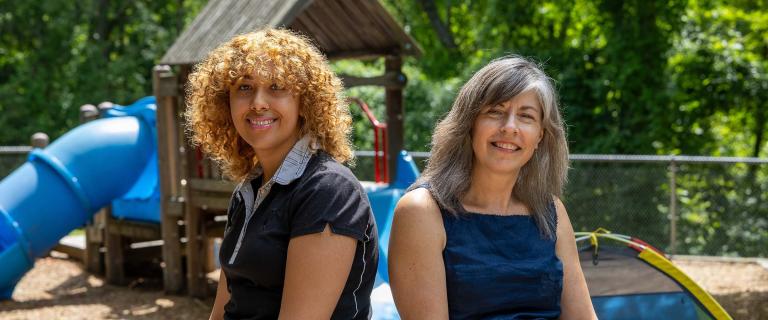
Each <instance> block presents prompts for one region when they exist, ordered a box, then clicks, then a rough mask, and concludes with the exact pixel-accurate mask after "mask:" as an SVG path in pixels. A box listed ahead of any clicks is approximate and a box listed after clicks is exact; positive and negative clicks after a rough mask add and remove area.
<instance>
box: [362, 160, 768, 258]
mask: <svg viewBox="0 0 768 320" xmlns="http://www.w3.org/2000/svg"><path fill="white" fill-rule="evenodd" d="M357 155H358V157H357V161H356V165H355V167H354V168H353V171H354V172H355V174H356V175H357V176H358V177H359V178H360V179H361V180H373V158H372V156H373V152H370V151H368V152H366V151H361V152H358V153H357ZM411 155H412V156H413V157H414V160H415V161H416V164H417V166H418V167H419V169H421V170H423V169H424V165H425V163H426V159H427V158H428V157H429V154H428V153H426V152H415V153H411ZM568 179H569V181H568V185H567V186H566V190H565V194H564V195H563V199H562V200H563V202H564V203H565V205H566V208H567V209H568V214H569V216H570V219H571V222H572V224H573V228H574V230H576V231H593V230H595V229H597V228H600V227H602V228H605V229H607V230H610V231H611V232H614V233H621V234H626V235H630V236H633V237H636V238H639V239H641V240H643V241H646V242H648V243H650V244H652V245H653V246H655V247H657V248H659V249H661V250H663V251H664V252H667V253H670V254H691V255H713V256H742V257H766V256H768V246H767V245H768V159H759V158H725V157H722V158H716V157H686V156H620V155H571V170H570V171H569V174H568Z"/></svg>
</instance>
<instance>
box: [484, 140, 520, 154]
mask: <svg viewBox="0 0 768 320" xmlns="http://www.w3.org/2000/svg"><path fill="white" fill-rule="evenodd" d="M491 145H493V146H494V147H496V148H499V149H502V150H504V151H509V152H514V151H518V150H520V146H518V145H516V144H514V143H509V142H498V141H496V142H491Z"/></svg>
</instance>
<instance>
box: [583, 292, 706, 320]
mask: <svg viewBox="0 0 768 320" xmlns="http://www.w3.org/2000/svg"><path fill="white" fill-rule="evenodd" d="M592 305H593V306H594V307H595V312H596V313H597V317H598V318H600V319H634V320H646V319H647V320H655V319H699V315H700V314H703V312H702V311H701V309H700V307H699V305H698V304H697V303H696V302H695V301H693V300H692V299H691V296H690V295H689V294H687V293H685V292H665V293H653V294H634V295H624V296H606V297H592ZM707 318H708V317H707ZM702 319H703V318H702Z"/></svg>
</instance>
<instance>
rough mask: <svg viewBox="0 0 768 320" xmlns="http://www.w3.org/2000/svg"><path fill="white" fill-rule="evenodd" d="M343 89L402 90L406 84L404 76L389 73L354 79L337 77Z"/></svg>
mask: <svg viewBox="0 0 768 320" xmlns="http://www.w3.org/2000/svg"><path fill="white" fill-rule="evenodd" d="M339 76H340V77H341V80H342V81H343V82H344V87H345V88H351V87H357V86H382V87H385V88H387V89H398V88H399V89H402V88H403V87H405V83H406V82H407V80H406V77H405V75H404V74H402V73H400V72H395V71H389V72H386V73H384V74H383V75H380V76H378V77H368V78H366V77H355V76H350V75H346V74H342V75H339Z"/></svg>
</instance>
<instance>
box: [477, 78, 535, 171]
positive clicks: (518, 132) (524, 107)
mask: <svg viewBox="0 0 768 320" xmlns="http://www.w3.org/2000/svg"><path fill="white" fill-rule="evenodd" d="M542 114H543V112H542V107H541V105H540V104H539V99H538V98H537V95H536V92H535V91H533V90H529V91H526V92H523V93H521V94H519V95H517V96H515V97H514V98H512V99H511V100H508V101H505V102H502V103H500V104H497V105H490V106H485V107H483V108H482V109H481V110H480V113H479V114H478V116H477V118H476V119H475V123H474V125H473V127H472V149H473V151H474V167H475V169H481V168H482V169H486V170H490V171H491V172H494V173H499V174H508V173H514V174H517V173H518V172H519V170H520V168H522V167H523V165H525V163H527V162H528V160H530V159H531V157H532V156H533V152H534V151H535V150H536V148H537V147H538V145H539V142H540V141H541V138H542V137H543V133H544V131H543V129H542V125H541V121H542Z"/></svg>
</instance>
